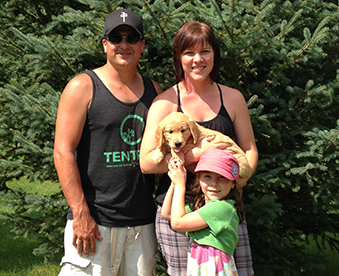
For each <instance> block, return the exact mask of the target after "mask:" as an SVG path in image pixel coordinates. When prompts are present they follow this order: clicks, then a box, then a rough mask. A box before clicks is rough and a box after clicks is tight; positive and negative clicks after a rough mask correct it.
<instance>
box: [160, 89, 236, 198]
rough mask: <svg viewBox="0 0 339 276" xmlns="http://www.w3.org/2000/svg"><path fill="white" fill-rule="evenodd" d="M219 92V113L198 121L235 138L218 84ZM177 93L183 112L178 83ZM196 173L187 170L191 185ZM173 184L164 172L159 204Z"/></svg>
mask: <svg viewBox="0 0 339 276" xmlns="http://www.w3.org/2000/svg"><path fill="white" fill-rule="evenodd" d="M217 86H218V89H219V93H220V102H221V105H220V109H219V112H218V114H217V115H216V116H215V117H214V118H213V119H211V120H208V121H204V122H197V123H198V124H199V125H201V126H203V127H206V128H209V129H212V130H217V131H220V132H221V133H223V134H225V135H227V136H229V137H231V138H232V139H233V140H234V139H235V131H234V126H233V122H232V119H231V117H230V115H229V114H228V112H227V110H226V107H225V106H224V101H223V97H222V91H221V88H220V86H219V84H217ZM177 91H178V92H177V93H178V109H177V111H178V112H182V113H184V112H183V111H182V108H181V101H180V90H179V85H178V84H177ZM194 178H195V175H194V174H193V173H191V172H187V182H186V185H190V184H191V183H192V181H193V180H194ZM170 184H171V181H170V178H169V177H168V175H167V174H163V176H162V177H161V179H160V184H159V187H158V189H157V192H156V199H157V202H158V203H159V204H162V203H163V201H164V198H165V195H166V192H167V190H168V188H169V186H170ZM189 199H190V197H189V195H187V196H186V202H189Z"/></svg>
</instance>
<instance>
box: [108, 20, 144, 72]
mask: <svg viewBox="0 0 339 276" xmlns="http://www.w3.org/2000/svg"><path fill="white" fill-rule="evenodd" d="M110 34H113V35H115V36H116V37H119V35H121V36H128V35H132V34H133V35H134V34H135V35H138V33H137V32H136V31H135V30H134V29H133V28H132V27H129V26H124V25H123V26H119V27H117V28H115V29H114V30H112V31H111V33H110ZM139 37H140V36H139ZM134 38H135V37H134ZM112 40H113V39H112ZM119 40H120V39H119V38H116V39H115V41H119ZM128 41H130V43H129V42H128ZM135 41H136V40H135V39H133V38H131V39H129V38H127V39H126V38H122V40H121V42H120V43H119V42H114V41H113V42H111V41H109V38H107V39H103V41H102V43H103V47H104V52H105V53H106V55H107V60H108V62H109V63H111V64H112V65H113V66H135V67H136V65H137V63H138V61H139V59H140V56H141V54H142V52H143V51H144V47H145V40H141V39H140V40H139V41H137V42H135Z"/></svg>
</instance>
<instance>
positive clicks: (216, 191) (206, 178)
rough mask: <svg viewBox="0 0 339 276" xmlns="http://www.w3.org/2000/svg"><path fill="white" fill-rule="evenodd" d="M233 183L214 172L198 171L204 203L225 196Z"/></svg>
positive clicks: (232, 186)
mask: <svg viewBox="0 0 339 276" xmlns="http://www.w3.org/2000/svg"><path fill="white" fill-rule="evenodd" d="M234 186H235V184H234V183H233V181H232V180H230V179H227V178H225V177H223V176H222V175H220V174H217V173H214V172H201V173H200V187H201V190H202V192H203V193H204V195H205V203H207V202H209V201H210V200H220V199H223V198H225V197H226V196H227V195H228V194H229V192H230V191H231V189H232V188H234Z"/></svg>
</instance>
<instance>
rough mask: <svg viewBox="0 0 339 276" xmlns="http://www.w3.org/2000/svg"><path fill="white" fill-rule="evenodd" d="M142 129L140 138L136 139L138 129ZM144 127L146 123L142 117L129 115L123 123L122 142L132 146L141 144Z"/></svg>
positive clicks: (121, 129)
mask: <svg viewBox="0 0 339 276" xmlns="http://www.w3.org/2000/svg"><path fill="white" fill-rule="evenodd" d="M140 127H141V131H140V132H139V135H140V137H136V135H137V133H138V132H137V131H136V128H140ZM144 127H145V123H144V119H143V118H142V117H140V116H138V115H128V116H126V117H125V119H124V120H123V121H122V123H121V126H120V136H121V138H122V140H123V141H124V142H125V143H126V144H128V145H130V146H133V145H136V144H139V143H140V142H141V138H142V132H143V130H144Z"/></svg>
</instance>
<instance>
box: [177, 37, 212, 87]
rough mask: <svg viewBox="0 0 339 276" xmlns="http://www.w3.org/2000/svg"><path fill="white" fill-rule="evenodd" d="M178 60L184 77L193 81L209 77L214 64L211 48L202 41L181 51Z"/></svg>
mask: <svg viewBox="0 0 339 276" xmlns="http://www.w3.org/2000/svg"><path fill="white" fill-rule="evenodd" d="M180 61H181V65H182V68H183V70H184V73H185V78H190V79H191V80H193V81H194V80H196V81H199V80H200V81H201V80H205V79H209V78H210V73H211V71H212V69H213V66H214V52H213V48H212V47H211V45H209V44H207V43H204V42H203V43H197V44H195V45H194V46H193V47H190V48H187V49H185V50H184V51H183V52H182V53H181V55H180Z"/></svg>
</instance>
